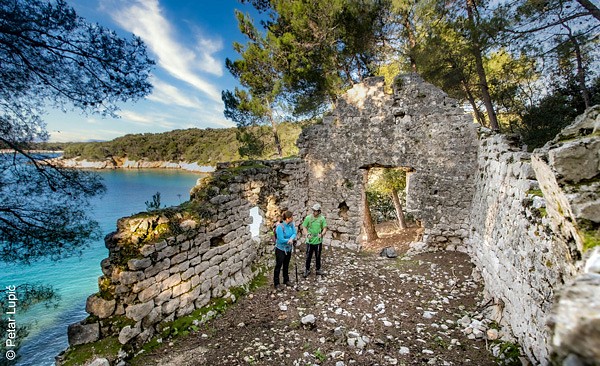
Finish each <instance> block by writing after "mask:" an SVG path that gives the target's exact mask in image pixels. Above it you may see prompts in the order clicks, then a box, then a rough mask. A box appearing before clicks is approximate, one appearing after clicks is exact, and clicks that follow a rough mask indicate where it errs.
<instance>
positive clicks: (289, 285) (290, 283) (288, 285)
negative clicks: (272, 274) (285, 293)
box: [284, 281, 294, 287]
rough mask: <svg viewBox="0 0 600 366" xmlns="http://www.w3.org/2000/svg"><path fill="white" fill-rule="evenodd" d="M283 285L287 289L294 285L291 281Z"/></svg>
mask: <svg viewBox="0 0 600 366" xmlns="http://www.w3.org/2000/svg"><path fill="white" fill-rule="evenodd" d="M284 285H286V286H287V287H294V283H293V282H292V281H288V282H286V283H284Z"/></svg>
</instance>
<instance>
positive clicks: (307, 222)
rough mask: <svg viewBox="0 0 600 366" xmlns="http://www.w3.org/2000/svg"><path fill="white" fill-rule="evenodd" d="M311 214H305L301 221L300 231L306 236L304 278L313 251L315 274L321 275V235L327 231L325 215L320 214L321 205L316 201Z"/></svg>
mask: <svg viewBox="0 0 600 366" xmlns="http://www.w3.org/2000/svg"><path fill="white" fill-rule="evenodd" d="M312 210H313V213H312V215H308V216H306V218H305V219H304V222H303V223H302V232H303V233H304V236H305V237H306V270H305V271H304V278H306V277H308V275H309V274H310V262H311V260H312V256H313V253H314V254H315V262H316V268H317V275H322V274H323V272H321V252H322V251H323V236H325V233H326V232H327V222H326V221H325V217H324V216H323V215H321V205H319V204H318V203H316V204H314V205H313V206H312Z"/></svg>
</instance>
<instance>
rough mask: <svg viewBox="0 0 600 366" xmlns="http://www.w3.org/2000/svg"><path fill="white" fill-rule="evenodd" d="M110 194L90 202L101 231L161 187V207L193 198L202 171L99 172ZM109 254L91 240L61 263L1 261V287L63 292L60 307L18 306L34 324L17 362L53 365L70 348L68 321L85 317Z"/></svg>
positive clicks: (140, 207)
mask: <svg viewBox="0 0 600 366" xmlns="http://www.w3.org/2000/svg"><path fill="white" fill-rule="evenodd" d="M98 174H100V175H101V176H102V177H103V179H104V183H105V185H106V187H107V191H106V194H105V195H104V196H102V197H97V198H94V199H93V200H92V202H91V205H90V207H89V209H90V211H91V212H92V215H93V217H94V218H95V219H96V220H97V221H98V223H99V224H100V227H101V230H102V232H103V235H106V234H108V233H110V232H113V231H115V230H116V222H117V220H118V219H119V218H121V217H125V216H130V215H132V214H136V213H138V212H142V211H146V204H145V202H146V201H149V202H151V201H152V196H153V195H154V194H155V193H156V192H160V194H161V196H160V198H161V206H162V205H166V206H174V205H178V204H180V203H182V202H185V201H187V200H189V191H190V189H191V188H192V187H193V186H194V185H195V184H196V181H197V180H198V179H199V178H201V177H203V176H204V175H202V174H199V173H191V172H187V171H181V170H162V169H160V170H159V169H155V170H110V171H100V172H99V173H98ZM107 256H108V250H107V249H106V247H105V246H104V241H103V240H99V241H96V242H93V243H91V245H90V247H89V248H86V249H85V250H84V252H83V254H82V255H81V256H77V257H72V258H68V259H65V260H62V261H59V262H52V261H50V260H45V261H42V262H38V263H35V264H33V265H30V266H23V265H5V264H2V265H0V286H1V287H2V288H5V287H6V286H13V285H14V286H18V285H19V284H24V283H39V284H45V285H52V286H53V287H54V288H55V290H56V291H57V293H58V294H59V295H60V302H59V304H58V306H57V307H51V308H47V307H45V306H42V305H37V306H34V307H33V308H31V309H30V310H28V311H27V312H25V313H23V312H19V309H18V308H17V314H16V316H15V317H16V321H17V325H24V324H30V326H31V329H30V335H29V336H28V337H27V338H25V340H24V341H23V345H22V347H21V349H20V350H19V356H20V358H19V361H18V363H17V365H22V366H25V365H53V364H54V357H55V356H56V355H57V354H58V353H60V352H61V351H62V350H64V349H65V348H67V346H68V343H67V326H68V325H69V324H72V323H75V322H77V321H80V320H82V319H84V318H85V317H86V316H87V315H88V314H87V313H86V312H85V301H86V299H87V297H88V296H89V295H91V294H93V293H95V292H97V291H98V277H100V276H101V275H102V272H101V270H100V261H101V260H102V259H104V258H106V257H107Z"/></svg>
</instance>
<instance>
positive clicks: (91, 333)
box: [67, 323, 100, 346]
mask: <svg viewBox="0 0 600 366" xmlns="http://www.w3.org/2000/svg"><path fill="white" fill-rule="evenodd" d="M67 336H68V339H69V345H70V346H76V345H78V344H86V343H91V342H95V341H97V340H98V339H99V338H100V324H99V323H92V324H81V323H75V324H71V325H69V327H68V328H67Z"/></svg>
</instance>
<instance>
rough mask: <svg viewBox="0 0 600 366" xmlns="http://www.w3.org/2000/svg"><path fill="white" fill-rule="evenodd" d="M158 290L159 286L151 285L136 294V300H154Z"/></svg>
mask: <svg viewBox="0 0 600 366" xmlns="http://www.w3.org/2000/svg"><path fill="white" fill-rule="evenodd" d="M160 289H161V287H160V284H158V283H154V284H153V285H151V286H150V287H148V288H147V289H145V290H142V291H141V292H140V293H139V294H138V299H139V300H140V301H141V302H147V301H148V300H151V299H153V298H155V297H156V296H157V295H158V294H159V293H160Z"/></svg>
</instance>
